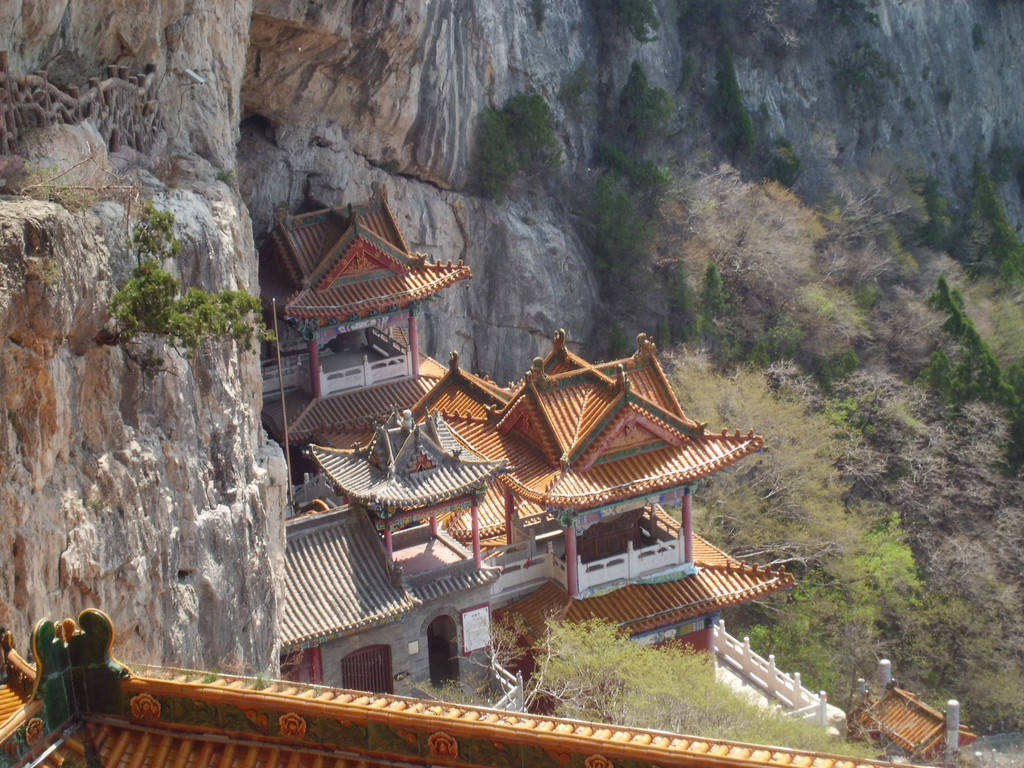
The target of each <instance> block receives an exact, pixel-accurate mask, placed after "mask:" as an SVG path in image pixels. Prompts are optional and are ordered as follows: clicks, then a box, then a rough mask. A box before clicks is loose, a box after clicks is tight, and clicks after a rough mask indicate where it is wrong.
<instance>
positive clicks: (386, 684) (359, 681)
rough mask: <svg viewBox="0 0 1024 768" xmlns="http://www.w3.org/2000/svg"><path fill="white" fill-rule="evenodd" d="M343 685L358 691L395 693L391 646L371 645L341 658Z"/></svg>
mask: <svg viewBox="0 0 1024 768" xmlns="http://www.w3.org/2000/svg"><path fill="white" fill-rule="evenodd" d="M341 685H342V686H343V687H344V688H352V689H354V690H357V691H372V692H373V693H394V687H393V685H392V677H391V646H390V645H371V646H368V647H366V648H360V649H359V650H358V651H353V652H352V653H350V654H349V655H348V656H346V657H345V658H343V659H342V660H341Z"/></svg>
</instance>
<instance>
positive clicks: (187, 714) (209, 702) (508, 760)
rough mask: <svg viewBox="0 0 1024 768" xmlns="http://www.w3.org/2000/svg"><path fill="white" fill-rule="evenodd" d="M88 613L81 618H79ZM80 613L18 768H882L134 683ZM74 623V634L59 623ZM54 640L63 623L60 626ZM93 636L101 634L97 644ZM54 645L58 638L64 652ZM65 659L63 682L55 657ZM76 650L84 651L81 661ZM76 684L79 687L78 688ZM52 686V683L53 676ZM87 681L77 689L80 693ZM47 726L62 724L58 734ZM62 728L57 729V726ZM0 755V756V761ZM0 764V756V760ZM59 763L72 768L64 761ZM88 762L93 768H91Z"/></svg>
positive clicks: (202, 680) (277, 688)
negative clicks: (59, 686) (61, 693)
mask: <svg viewBox="0 0 1024 768" xmlns="http://www.w3.org/2000/svg"><path fill="white" fill-rule="evenodd" d="M90 614H91V615H90ZM97 614H98V615H99V616H102V614H99V612H98V611H93V612H90V611H86V612H83V614H82V616H81V617H80V618H79V624H80V625H83V629H82V630H80V631H77V632H75V633H74V634H72V633H71V632H69V631H67V630H66V629H65V631H64V633H63V635H59V636H58V637H57V638H53V637H52V632H53V624H52V623H42V624H43V626H42V629H39V628H37V630H36V635H37V638H39V637H40V634H42V638H43V640H45V641H46V645H47V646H50V645H53V646H55V648H54V651H52V652H50V651H47V652H45V653H44V665H47V664H56V668H55V669H50V668H48V667H46V666H44V669H43V670H42V672H41V676H42V677H43V678H44V679H46V678H48V677H49V676H51V675H55V676H56V678H55V679H57V680H59V681H60V682H65V681H66V682H65V684H66V685H68V686H71V687H73V692H74V693H75V695H74V696H71V697H68V698H67V700H66V701H64V702H61V701H59V700H57V697H51V698H49V699H47V706H48V707H49V706H51V705H53V706H55V707H56V708H57V709H58V710H61V706H63V707H64V709H63V710H61V711H59V712H57V713H55V714H52V713H49V712H44V713H43V718H42V721H44V722H45V723H53V725H52V726H51V727H49V728H47V729H45V730H44V731H42V732H39V731H38V730H37V732H36V733H35V734H34V737H33V738H32V740H31V741H30V743H29V746H28V748H27V749H26V748H25V746H24V743H25V740H26V730H25V729H24V728H23V729H22V730H21V731H19V737H20V739H21V741H20V742H18V743H16V744H15V745H14V746H15V749H14V752H15V753H17V758H18V760H20V763H13V764H26V763H28V762H31V761H32V760H35V759H42V760H43V761H44V762H43V763H41V764H42V765H46V766H51V767H52V768H67V766H69V765H81V764H82V763H83V758H85V757H86V756H88V759H89V761H90V764H92V765H96V766H103V768H145V767H146V766H153V767H155V766H165V765H166V766H170V765H173V766H175V767H176V768H214V766H217V768H299V767H300V766H309V768H366V767H367V766H385V765H387V766H395V767H396V768H397V767H398V766H404V767H406V768H408V767H409V766H420V767H422V768H427V767H428V766H439V767H440V766H443V767H444V768H454V767H455V766H458V767H459V768H514V767H515V766H527V765H528V766H530V767H531V768H616V766H630V767H631V768H656V767H658V768H689V767H692V768H726V767H727V766H728V767H731V768H745V767H746V766H764V765H771V766H793V767H794V768H860V766H864V767H865V768H866V767H867V766H879V767H881V766H887V765H888V763H881V762H875V761H865V760H855V759H850V758H847V757H843V756H839V755H831V754H826V753H819V752H807V751H802V750H793V749H786V748H783V747H773V746H772V747H770V746H759V745H755V744H743V743H739V742H732V741H725V740H721V739H714V738H707V737H701V736H684V735H677V734H672V733H666V732H661V731H649V730H644V729H641V728H627V727H621V726H617V725H607V724H600V723H587V722H581V721H576V720H563V719H559V718H549V717H543V716H534V715H529V714H522V713H513V712H505V711H501V710H495V709H487V708H480V707H469V706H461V705H452V704H444V703H440V702H435V701H427V700H422V699H410V698H403V697H399V696H391V695H379V694H369V693H362V692H359V691H346V690H338V689H330V688H322V687H319V686H310V685H303V684H293V683H289V682H285V681H268V680H266V679H254V678H239V677H229V676H217V675H206V674H203V673H202V672H195V671H189V670H174V669H159V668H144V669H140V670H139V671H140V672H141V673H142V674H136V673H133V672H132V671H131V670H129V669H128V668H126V667H124V666H123V665H121V664H120V663H118V662H117V661H116V660H114V659H113V658H111V656H110V645H109V642H110V641H112V639H113V632H112V629H109V630H108V629H107V628H109V626H110V624H109V619H106V617H105V616H103V619H106V623H105V624H102V623H100V620H99V619H97V618H95V616H96V615H97ZM71 623H72V624H73V622H71ZM62 624H63V625H65V627H66V626H67V624H68V622H62ZM96 633H100V634H99V637H98V639H97V638H96V637H95V636H96ZM63 637H69V639H68V640H67V641H64V640H63V639H62V638H63ZM62 643H63V644H64V645H67V646H75V647H76V652H75V653H74V654H71V653H68V652H65V653H66V657H69V658H73V659H76V662H75V663H76V664H80V665H81V666H75V667H72V668H71V669H69V670H63V671H62V670H61V669H60V665H59V663H57V660H58V659H59V658H60V656H59V654H58V653H57V651H59V650H60V646H61V644H62ZM83 646H84V647H85V650H84V651H82V648H83ZM76 673H77V676H76ZM62 675H63V676H62ZM85 675H89V676H90V677H89V684H88V685H84V684H83V682H84V679H85ZM55 717H62V719H60V720H59V721H58V720H56V719H55ZM65 723H70V726H69V727H68V728H65V726H64V724H65ZM9 744H10V742H9V741H8V742H5V743H3V744H2V745H0V746H3V747H4V750H6V749H7V747H8V746H9ZM3 754H4V755H5V756H6V754H7V752H6V751H5V752H4V753H3ZM69 761H70V762H69ZM93 761H94V762H93Z"/></svg>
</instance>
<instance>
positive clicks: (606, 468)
mask: <svg viewBox="0 0 1024 768" xmlns="http://www.w3.org/2000/svg"><path fill="white" fill-rule="evenodd" d="M416 410H417V412H418V413H426V412H427V411H428V410H429V411H433V412H439V413H441V414H442V415H443V416H444V418H445V420H446V422H447V423H448V424H449V425H450V426H451V428H452V429H453V431H454V433H455V434H456V436H457V437H458V438H459V439H460V440H462V441H463V442H464V443H465V444H466V446H467V447H469V448H471V449H472V450H473V451H475V452H476V453H477V454H479V455H480V456H483V457H485V458H487V459H491V460H504V461H506V462H507V463H508V466H509V471H508V472H507V473H506V474H504V475H502V476H501V477H500V478H499V479H498V480H497V482H496V483H495V484H494V485H493V486H492V489H491V491H490V492H489V494H488V496H489V498H488V499H487V500H486V501H485V503H484V504H483V507H484V517H485V520H484V522H483V525H484V528H485V530H486V532H487V533H488V534H489V535H491V536H492V537H493V539H492V540H493V541H494V543H500V544H503V545H504V546H505V547H509V546H510V545H511V546H513V547H514V546H515V545H516V544H517V543H520V544H525V545H526V547H525V548H526V549H527V550H529V551H530V552H531V554H530V555H529V557H528V559H530V560H533V559H535V555H536V550H537V549H538V545H543V546H544V547H545V548H546V549H549V550H551V552H553V553H554V554H555V555H556V556H557V557H558V558H559V562H560V564H561V566H560V567H563V568H564V578H562V579H555V581H556V582H559V583H560V584H561V588H562V589H563V590H564V595H565V597H566V599H569V600H578V599H583V598H587V597H597V596H598V595H600V594H602V593H607V592H610V591H613V590H615V589H617V588H618V587H621V586H626V585H651V586H650V589H649V590H648V591H664V592H668V591H670V590H669V588H667V587H664V586H654V585H658V584H665V583H670V582H682V581H684V580H686V579H687V577H690V576H695V575H696V573H697V566H696V560H695V555H694V534H693V514H692V487H693V484H694V483H695V482H696V481H698V480H700V479H701V478H704V477H707V476H709V475H711V474H713V473H714V472H717V471H718V470H720V469H724V468H725V467H728V466H729V465H731V464H733V463H734V462H736V461H738V460H740V459H742V458H743V457H744V456H747V455H749V454H750V453H753V452H755V451H758V450H760V449H761V447H762V445H763V440H762V438H761V437H760V436H758V435H755V434H754V433H753V432H752V431H748V432H746V433H745V434H743V433H740V432H739V431H736V432H733V433H729V432H727V431H724V430H723V431H722V432H718V433H716V432H710V431H708V430H707V428H706V425H705V424H702V423H699V422H697V421H694V420H693V419H691V418H690V417H688V416H687V415H686V414H685V413H684V412H683V409H682V407H681V406H680V404H679V401H678V400H677V398H676V396H675V393H674V392H673V390H672V387H671V385H670V384H669V382H668V379H667V377H666V376H665V372H664V370H663V369H662V367H661V364H660V363H659V362H658V358H657V354H656V350H655V346H654V343H653V342H652V341H650V339H648V338H647V337H646V336H645V335H643V334H641V335H640V336H639V337H638V339H637V350H636V352H635V353H634V354H633V355H632V356H630V357H628V358H625V359H622V360H614V361H611V362H607V363H600V364H593V363H590V362H588V361H586V360H584V359H583V358H581V357H580V356H579V355H577V354H575V353H574V352H572V351H571V350H570V349H569V347H568V345H567V344H566V337H565V332H564V331H559V332H558V333H556V334H555V337H554V343H553V344H552V348H551V350H550V352H548V354H547V355H546V356H544V357H538V358H536V359H535V360H534V361H533V365H532V366H531V368H530V370H529V371H527V373H526V375H525V376H524V377H523V379H522V380H521V381H520V382H518V384H516V385H515V386H514V387H511V388H510V389H502V388H500V387H497V386H496V385H494V384H493V383H492V382H490V381H488V380H485V379H481V378H480V377H477V376H474V375H472V374H469V373H467V372H465V371H463V370H462V369H461V368H460V367H459V365H458V358H457V356H453V357H452V360H451V363H450V365H449V370H448V373H447V374H446V375H445V376H444V378H442V379H441V381H440V382H439V383H438V384H437V386H435V387H434V388H433V389H432V390H431V391H430V392H429V393H428V394H427V395H425V396H424V397H423V398H421V399H420V401H419V402H418V403H417V404H416ZM662 504H679V505H680V506H681V514H680V517H681V524H675V522H674V521H673V520H672V518H670V517H669V516H667V515H665V514H663V513H662V509H661V505H662ZM449 527H450V530H451V531H452V532H453V533H454V534H455V535H456V536H457V537H458V536H460V535H461V536H465V529H466V525H465V521H464V520H460V519H454V520H452V521H451V524H450V526H449ZM502 560H503V561H507V560H508V555H503V556H502ZM737 565H739V564H738V563H737ZM757 573H758V574H759V575H760V576H763V577H764V578H763V579H761V578H755V579H754V581H756V582H761V581H763V582H764V583H763V584H761V583H758V584H754V583H751V584H748V585H747V587H749V589H751V590H753V591H754V592H756V591H758V590H759V589H760V588H762V587H763V588H765V589H767V590H768V591H775V590H776V589H782V588H785V587H787V586H790V585H791V584H792V577H790V576H789V575H788V574H784V572H781V571H771V572H768V571H767V570H765V571H758V572H757ZM712 591H714V590H712ZM726 591H728V590H726ZM754 592H750V593H749V596H748V597H747V599H750V597H751V596H753V594H754ZM711 603H712V608H715V607H717V605H715V601H714V600H712V601H711ZM706 618H707V621H708V625H707V628H710V626H711V624H712V623H713V621H714V620H715V616H714V615H713V610H712V611H711V612H709V613H708V616H707V617H706ZM702 629H704V627H702Z"/></svg>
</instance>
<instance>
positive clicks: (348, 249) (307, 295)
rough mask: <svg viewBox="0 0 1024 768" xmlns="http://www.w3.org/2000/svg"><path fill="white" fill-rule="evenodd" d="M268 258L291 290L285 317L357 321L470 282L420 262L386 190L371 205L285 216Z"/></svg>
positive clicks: (462, 273) (459, 268)
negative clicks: (412, 250)
mask: <svg viewBox="0 0 1024 768" xmlns="http://www.w3.org/2000/svg"><path fill="white" fill-rule="evenodd" d="M268 243H269V244H268V247H267V248H266V249H265V251H264V253H265V254H266V255H267V257H268V259H269V261H268V263H276V264H277V265H278V266H279V267H280V268H282V269H283V272H284V274H285V275H287V281H289V282H290V283H291V288H292V291H291V295H290V297H289V298H288V299H287V300H286V301H285V302H284V313H285V314H286V315H288V316H290V317H293V318H334V319H336V320H339V321H346V320H354V319H356V318H358V317H367V316H369V315H373V314H375V313H380V312H393V311H395V310H397V309H399V308H402V307H405V306H408V305H409V303H410V302H413V301H417V300H419V299H422V298H425V297H427V296H431V295H433V294H435V293H437V292H438V291H440V290H441V289H443V288H445V287H447V286H449V285H451V284H453V283H455V282H458V281H459V280H463V279H465V278H467V277H469V276H470V270H469V267H467V266H465V265H464V264H463V263H462V262H459V263H458V264H452V263H451V262H448V263H447V264H441V263H437V262H431V261H428V260H427V258H426V257H425V256H423V255H422V254H413V253H411V252H410V251H409V245H408V243H407V242H406V241H405V238H404V237H403V236H402V232H401V230H400V229H399V227H398V224H397V222H396V221H395V216H394V213H393V212H392V210H391V206H390V205H388V200H387V195H386V194H385V192H384V190H383V187H381V188H379V189H377V190H375V192H374V195H373V197H371V199H370V200H368V201H367V202H365V203H360V204H358V205H349V206H347V207H344V208H328V209H323V210H319V211H312V212H310V213H304V214H299V215H296V216H283V215H282V216H280V217H279V218H278V226H277V227H276V228H275V230H274V232H273V233H272V235H271V237H270V240H269V241H268Z"/></svg>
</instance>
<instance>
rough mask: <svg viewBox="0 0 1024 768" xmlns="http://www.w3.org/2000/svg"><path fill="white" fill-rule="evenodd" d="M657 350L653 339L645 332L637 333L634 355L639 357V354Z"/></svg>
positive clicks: (649, 353)
mask: <svg viewBox="0 0 1024 768" xmlns="http://www.w3.org/2000/svg"><path fill="white" fill-rule="evenodd" d="M656 351H657V348H656V347H655V345H654V339H652V338H650V337H649V336H648V335H647V334H646V333H638V334H637V337H636V354H635V355H634V357H640V355H651V356H653V355H654V353H655V352H656Z"/></svg>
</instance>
